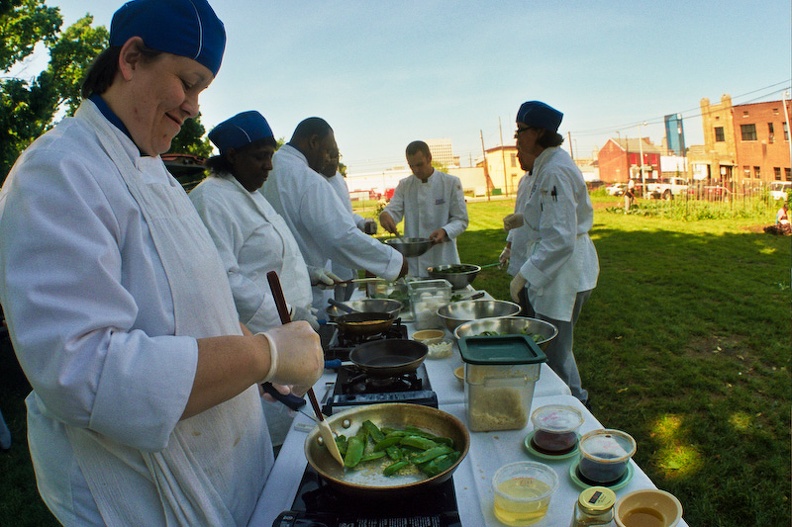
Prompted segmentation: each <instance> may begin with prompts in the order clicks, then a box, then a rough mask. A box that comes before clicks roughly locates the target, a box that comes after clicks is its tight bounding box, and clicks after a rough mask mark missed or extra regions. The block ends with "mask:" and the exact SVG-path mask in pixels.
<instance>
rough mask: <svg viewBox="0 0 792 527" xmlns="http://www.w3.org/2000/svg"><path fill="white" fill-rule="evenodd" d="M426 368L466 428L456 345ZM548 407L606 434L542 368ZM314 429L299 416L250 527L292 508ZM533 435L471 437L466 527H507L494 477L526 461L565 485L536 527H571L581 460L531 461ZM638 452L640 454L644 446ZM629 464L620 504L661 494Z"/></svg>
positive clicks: (542, 398) (265, 526)
mask: <svg viewBox="0 0 792 527" xmlns="http://www.w3.org/2000/svg"><path fill="white" fill-rule="evenodd" d="M408 332H409V334H410V335H412V328H411V325H410V324H408ZM450 338H452V339H453V337H450ZM424 364H425V365H426V369H427V373H428V375H429V381H430V383H431V385H432V389H433V390H434V391H435V392H436V393H437V395H438V401H439V406H440V409H442V410H444V411H446V412H449V413H451V414H453V415H455V416H456V417H458V418H459V419H461V420H462V422H466V420H467V417H466V415H465V404H464V389H463V385H462V383H460V382H459V381H458V380H457V379H456V377H454V373H453V372H454V368H456V367H457V366H460V365H461V364H462V360H461V358H460V355H459V351H458V348H457V347H456V345H454V350H453V353H452V356H451V357H448V358H445V359H434V360H430V359H427V360H426V361H425V362H424ZM334 380H335V373H334V372H331V371H326V372H325V374H324V375H323V376H322V378H321V379H320V380H319V381H317V383H316V384H315V385H314V391H315V392H316V394H317V397H318V398H320V399H322V398H323V396H324V394H325V393H326V392H327V390H328V389H332V383H333V381H334ZM548 404H565V405H569V406H574V407H575V408H577V409H578V410H580V411H581V412H582V413H583V415H584V417H585V421H584V423H583V425H582V426H581V428H580V433H581V434H584V433H586V432H588V431H590V430H595V429H597V428H603V426H602V424H601V423H600V422H599V421H598V420H597V419H596V418H595V417H594V415H592V414H591V412H589V411H588V410H587V409H586V408H585V407H584V406H583V405H582V404H581V403H580V401H578V400H577V399H576V398H575V397H573V396H572V395H571V394H570V391H569V388H568V387H567V386H566V384H564V383H563V381H561V379H560V378H559V377H558V376H557V375H556V374H555V373H554V372H553V371H552V370H551V369H550V368H549V367H548V366H547V365H546V364H543V365H542V368H541V370H540V377H539V380H538V381H537V382H536V385H535V387H534V399H533V404H532V406H531V411H533V410H535V409H536V408H539V407H540V406H545V405H548ZM308 411H310V408H308ZM314 426H315V425H314V423H313V421H311V420H310V419H308V418H307V417H306V416H304V415H302V414H298V415H297V416H296V418H295V420H294V423H293V424H292V427H291V429H290V430H289V433H288V435H287V436H286V440H285V442H284V444H283V447H282V448H281V450H280V453H279V454H278V458H277V459H276V461H275V466H274V467H273V469H272V472H271V473H270V476H269V478H268V480H267V484H266V485H265V487H264V491H263V492H262V495H261V497H260V498H259V502H258V504H257V505H256V509H255V511H254V513H253V516H252V518H251V520H250V523H249V525H250V526H251V527H253V526H255V527H270V526H271V525H272V523H273V522H274V521H275V518H276V517H277V516H278V514H280V513H281V512H283V511H285V510H289V509H290V508H291V505H292V503H293V501H294V496H295V494H296V492H297V489H298V487H299V483H300V479H301V478H302V474H303V471H304V470H305V467H306V465H307V461H306V458H305V453H304V450H303V448H304V444H305V438H306V436H307V434H308V432H309V431H310V430H312V429H313V427H314ZM532 430H533V425H532V424H531V423H530V422H529V423H528V425H527V426H526V427H525V428H524V429H522V430H508V431H498V432H471V433H470V438H471V441H470V450H469V452H468V455H467V456H466V457H465V459H464V460H463V461H462V463H460V465H459V467H458V468H457V470H456V471H455V472H454V478H453V481H454V488H455V490H456V494H457V504H458V506H459V514H460V518H461V520H462V525H464V526H471V527H477V526H493V527H499V526H502V525H503V524H502V523H500V522H499V521H498V520H497V519H496V518H495V516H494V514H493V512H492V503H493V494H492V488H491V480H492V476H493V475H494V473H495V471H496V470H497V469H498V468H500V467H501V466H503V465H505V464H507V463H511V462H514V461H522V460H532V461H538V462H540V463H544V464H546V465H548V466H550V467H552V468H553V469H554V470H555V471H556V473H557V474H558V478H559V482H560V484H559V488H558V490H557V491H556V493H555V494H554V495H553V497H552V499H551V502H550V507H549V510H548V514H547V516H546V517H545V518H543V519H542V520H541V521H540V522H537V523H535V524H533V525H536V526H537V527H556V526H561V527H566V526H567V525H569V521H570V519H571V517H572V509H573V506H574V504H575V502H576V500H577V497H578V495H579V493H580V492H581V491H582V490H583V489H582V488H581V487H579V486H578V485H577V484H576V483H575V482H574V481H573V479H572V478H571V476H570V474H569V471H570V467H571V466H572V465H574V464H575V463H577V458H576V457H572V458H569V459H562V460H548V459H545V458H536V457H534V456H532V455H531V454H530V453H528V452H527V451H526V449H525V447H524V444H523V443H524V440H525V438H526V436H527V435H528V434H529V433H530V432H531V431H532ZM627 432H628V433H629V431H627ZM638 447H639V448H640V445H638ZM630 464H631V467H632V471H633V476H632V478H631V480H630V481H629V483H628V484H627V485H625V486H624V487H623V488H621V489H618V490H616V496H617V498H618V497H621V496H624V495H625V494H626V493H628V492H631V491H633V490H637V489H644V488H656V487H655V485H654V483H652V481H651V480H650V479H649V477H648V476H647V475H646V474H645V473H644V472H643V470H641V468H640V467H639V466H638V465H637V464H636V463H635V462H633V461H630ZM683 506H684V504H683ZM679 526H680V527H687V523H686V522H685V521H684V520H682V521H681V522H680V523H679Z"/></svg>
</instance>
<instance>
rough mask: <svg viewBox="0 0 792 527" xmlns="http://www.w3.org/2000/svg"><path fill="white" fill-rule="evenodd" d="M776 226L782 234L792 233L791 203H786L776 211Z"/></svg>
mask: <svg viewBox="0 0 792 527" xmlns="http://www.w3.org/2000/svg"><path fill="white" fill-rule="evenodd" d="M776 226H777V227H778V232H779V233H781V234H792V225H790V223H789V205H787V204H786V203H784V204H783V205H781V208H780V209H778V212H777V213H776Z"/></svg>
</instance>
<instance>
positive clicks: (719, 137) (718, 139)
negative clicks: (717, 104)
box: [715, 126, 726, 143]
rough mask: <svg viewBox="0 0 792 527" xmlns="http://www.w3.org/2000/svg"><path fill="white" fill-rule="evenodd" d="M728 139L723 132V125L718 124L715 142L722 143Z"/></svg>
mask: <svg viewBox="0 0 792 527" xmlns="http://www.w3.org/2000/svg"><path fill="white" fill-rule="evenodd" d="M725 140H726V136H725V135H724V134H723V127H722V126H716V127H715V142H716V143H722V142H724V141H725Z"/></svg>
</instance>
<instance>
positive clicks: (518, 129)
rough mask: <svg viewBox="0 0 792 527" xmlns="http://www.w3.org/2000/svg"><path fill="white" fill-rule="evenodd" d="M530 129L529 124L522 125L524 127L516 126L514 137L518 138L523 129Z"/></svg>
mask: <svg viewBox="0 0 792 527" xmlns="http://www.w3.org/2000/svg"><path fill="white" fill-rule="evenodd" d="M530 129H531V127H530V126H526V127H524V128H517V131H516V132H514V138H515V139H517V138H519V137H520V134H521V133H523V132H524V131H526V130H530Z"/></svg>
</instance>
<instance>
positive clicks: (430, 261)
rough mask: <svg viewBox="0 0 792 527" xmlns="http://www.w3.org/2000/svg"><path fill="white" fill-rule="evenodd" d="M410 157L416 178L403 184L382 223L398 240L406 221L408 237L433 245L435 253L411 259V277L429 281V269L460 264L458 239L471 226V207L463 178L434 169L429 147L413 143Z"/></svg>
mask: <svg viewBox="0 0 792 527" xmlns="http://www.w3.org/2000/svg"><path fill="white" fill-rule="evenodd" d="M406 154H407V163H408V164H409V165H410V169H411V170H412V175H411V176H408V177H406V178H404V179H402V180H401V181H399V184H398V185H397V186H396V191H395V192H394V194H393V198H391V200H390V202H389V203H388V205H387V206H386V207H385V209H384V210H383V211H382V212H381V213H380V217H379V220H380V225H382V228H383V229H385V230H386V231H388V232H390V233H393V234H395V235H397V236H398V235H399V231H398V228H397V225H398V223H399V222H400V221H401V220H402V219H404V236H406V237H408V238H429V239H430V240H431V241H432V248H431V249H429V250H428V251H426V252H425V253H424V254H423V255H421V256H416V257H412V258H410V259H409V262H410V275H411V276H415V277H425V276H427V271H426V268H427V267H432V266H436V265H450V264H458V263H460V261H459V253H458V252H457V245H456V239H457V237H458V236H459V235H460V234H462V233H463V232H465V229H467V226H468V213H467V205H466V204H465V195H464V193H463V191H462V182H461V181H460V180H459V178H458V177H456V176H451V175H449V174H445V173H443V172H440V171H439V170H435V169H434V167H433V166H432V153H431V151H430V150H429V145H427V144H426V143H425V142H423V141H413V142H412V143H410V144H409V145H407V149H406Z"/></svg>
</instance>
